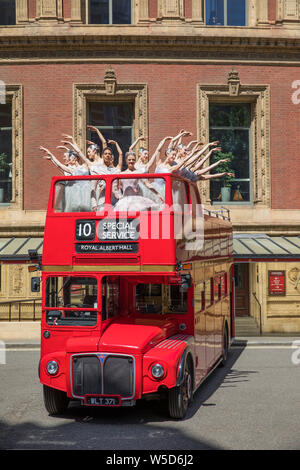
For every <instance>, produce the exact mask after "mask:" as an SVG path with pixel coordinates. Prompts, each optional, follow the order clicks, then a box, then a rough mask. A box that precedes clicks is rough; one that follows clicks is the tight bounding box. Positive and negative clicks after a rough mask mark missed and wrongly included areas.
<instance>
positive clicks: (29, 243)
mask: <svg viewBox="0 0 300 470" xmlns="http://www.w3.org/2000/svg"><path fill="white" fill-rule="evenodd" d="M28 250H37V253H38V255H39V256H42V253H43V238H38V237H26V238H25V237H24V238H22V237H11V238H0V261H1V260H3V261H14V260H16V261H17V260H21V261H22V260H23V261H28V260H29V256H28Z"/></svg>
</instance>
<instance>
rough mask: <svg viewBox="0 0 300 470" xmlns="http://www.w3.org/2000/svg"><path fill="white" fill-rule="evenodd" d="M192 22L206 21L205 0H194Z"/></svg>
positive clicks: (202, 22)
mask: <svg viewBox="0 0 300 470" xmlns="http://www.w3.org/2000/svg"><path fill="white" fill-rule="evenodd" d="M192 22H195V23H200V24H204V23H205V18H204V8H203V0H192Z"/></svg>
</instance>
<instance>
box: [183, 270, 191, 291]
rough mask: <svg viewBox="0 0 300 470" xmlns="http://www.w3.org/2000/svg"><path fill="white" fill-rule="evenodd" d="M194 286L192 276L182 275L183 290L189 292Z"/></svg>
mask: <svg viewBox="0 0 300 470" xmlns="http://www.w3.org/2000/svg"><path fill="white" fill-rule="evenodd" d="M191 285H192V277H191V275H190V274H182V276H181V289H182V290H183V291H186V290H188V289H189V288H190V287H191Z"/></svg>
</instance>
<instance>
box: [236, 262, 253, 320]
mask: <svg viewBox="0 0 300 470" xmlns="http://www.w3.org/2000/svg"><path fill="white" fill-rule="evenodd" d="M234 279H235V313H236V316H237V317H246V316H249V315H250V312H249V265H248V264H247V263H235V265H234Z"/></svg>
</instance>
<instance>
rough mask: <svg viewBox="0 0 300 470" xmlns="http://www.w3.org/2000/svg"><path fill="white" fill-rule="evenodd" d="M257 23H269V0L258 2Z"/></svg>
mask: <svg viewBox="0 0 300 470" xmlns="http://www.w3.org/2000/svg"><path fill="white" fill-rule="evenodd" d="M257 24H258V25H264V24H265V25H267V24H269V11H268V0H259V1H258V2H257Z"/></svg>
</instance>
